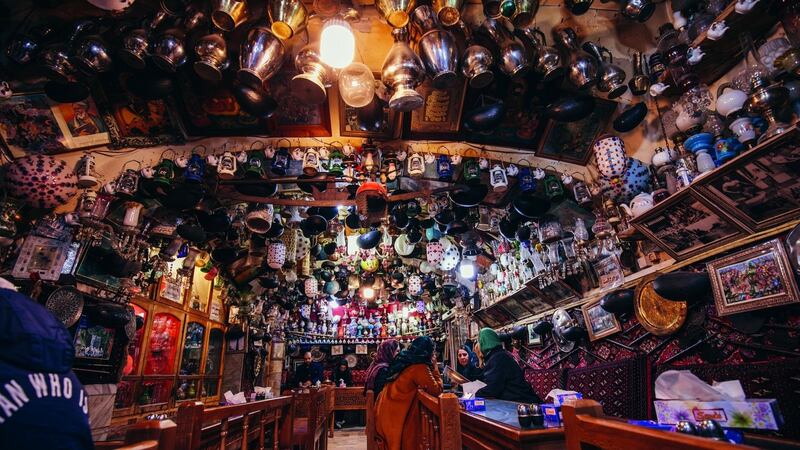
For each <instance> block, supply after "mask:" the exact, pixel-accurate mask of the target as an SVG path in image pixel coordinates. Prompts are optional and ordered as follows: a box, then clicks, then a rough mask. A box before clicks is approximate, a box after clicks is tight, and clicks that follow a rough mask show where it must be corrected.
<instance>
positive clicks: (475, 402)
mask: <svg viewBox="0 0 800 450" xmlns="http://www.w3.org/2000/svg"><path fill="white" fill-rule="evenodd" d="M458 402H459V403H461V407H462V408H464V409H465V410H467V411H486V400H484V399H483V398H481V397H475V398H460V399H458Z"/></svg>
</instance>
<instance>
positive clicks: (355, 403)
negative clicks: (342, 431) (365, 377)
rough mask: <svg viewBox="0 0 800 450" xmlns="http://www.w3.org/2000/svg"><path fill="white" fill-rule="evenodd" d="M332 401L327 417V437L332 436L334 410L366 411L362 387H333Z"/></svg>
mask: <svg viewBox="0 0 800 450" xmlns="http://www.w3.org/2000/svg"><path fill="white" fill-rule="evenodd" d="M332 391H333V392H332V393H331V394H333V395H332V397H333V402H332V404H331V411H330V415H329V417H328V422H329V423H328V429H329V430H330V433H329V434H328V437H331V438H332V437H333V428H334V425H335V424H334V422H335V420H334V415H335V414H336V411H366V410H367V396H366V395H364V388H363V387H333V388H332Z"/></svg>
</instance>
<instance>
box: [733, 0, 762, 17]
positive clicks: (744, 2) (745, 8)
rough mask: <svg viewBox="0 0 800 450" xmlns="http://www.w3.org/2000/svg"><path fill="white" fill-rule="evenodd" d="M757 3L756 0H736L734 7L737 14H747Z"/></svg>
mask: <svg viewBox="0 0 800 450" xmlns="http://www.w3.org/2000/svg"><path fill="white" fill-rule="evenodd" d="M757 3H758V0H737V2H736V6H734V9H735V10H736V13H737V14H747V13H749V12H750V11H751V10H752V9H753V8H755V6H756V4H757Z"/></svg>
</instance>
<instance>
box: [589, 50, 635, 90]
mask: <svg viewBox="0 0 800 450" xmlns="http://www.w3.org/2000/svg"><path fill="white" fill-rule="evenodd" d="M583 50H584V51H586V52H587V53H589V54H591V55H592V56H594V57H595V58H597V63H598V65H599V71H598V74H597V89H598V90H599V91H600V92H607V93H608V98H609V99H615V98H617V97H619V96H620V95H622V94H624V93H625V91H627V90H628V85H627V84H625V77H626V74H625V71H624V70H622V68H621V67H619V66H617V65H615V64H613V62H614V57H613V56H612V55H611V51H609V50H608V49H607V48H605V47H603V46H600V45H598V44H596V43H594V42H584V43H583ZM604 55H608V61H606V59H605V58H604Z"/></svg>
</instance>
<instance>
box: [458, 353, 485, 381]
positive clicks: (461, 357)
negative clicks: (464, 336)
mask: <svg viewBox="0 0 800 450" xmlns="http://www.w3.org/2000/svg"><path fill="white" fill-rule="evenodd" d="M456 372H458V373H459V374H460V375H461V376H463V377H464V378H466V379H468V380H469V381H475V380H478V379H480V378H481V376H483V371H482V370H481V369H480V368H478V355H476V354H475V352H473V351H472V346H471V345H469V344H464V345H462V346H461V348H459V349H458V359H457V360H456Z"/></svg>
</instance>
